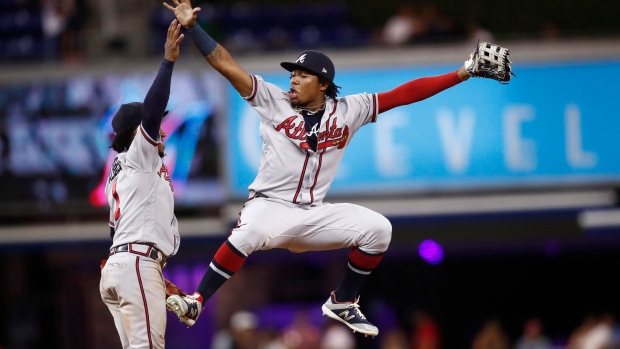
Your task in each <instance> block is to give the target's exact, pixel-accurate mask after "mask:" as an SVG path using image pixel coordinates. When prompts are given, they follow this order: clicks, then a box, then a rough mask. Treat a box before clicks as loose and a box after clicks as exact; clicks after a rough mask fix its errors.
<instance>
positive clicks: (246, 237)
mask: <svg viewBox="0 0 620 349" xmlns="http://www.w3.org/2000/svg"><path fill="white" fill-rule="evenodd" d="M173 2H174V4H175V5H176V6H174V7H173V6H171V5H169V4H167V3H164V6H166V7H167V8H168V9H169V10H171V11H173V12H174V14H175V15H176V17H177V19H178V20H179V22H180V23H181V24H182V25H183V27H185V28H187V32H188V33H189V34H190V36H191V37H192V39H193V40H194V42H195V44H196V46H197V47H198V49H199V50H200V52H201V53H202V55H203V56H204V57H205V59H206V60H207V62H209V64H210V65H211V66H212V67H213V68H214V69H215V70H217V71H218V72H219V73H220V74H222V75H223V76H224V77H225V78H226V79H227V80H228V81H229V82H230V83H231V84H232V86H233V87H234V88H235V89H236V90H237V91H238V92H239V94H240V95H241V96H242V97H243V98H244V99H246V101H247V102H248V103H249V104H250V105H251V106H252V107H253V108H254V109H255V110H256V111H257V112H258V114H259V115H260V135H261V138H262V140H263V147H262V158H261V162H260V167H259V170H258V175H257V176H256V179H255V180H254V182H253V183H252V184H251V185H250V186H249V198H248V200H247V202H246V203H245V204H244V206H243V209H242V210H241V213H240V215H239V220H238V222H237V225H236V227H234V228H233V229H232V232H231V234H230V235H229V237H228V238H227V240H226V241H225V242H224V243H223V244H222V246H221V247H220V248H219V250H218V251H217V253H216V254H215V257H214V258H213V260H212V261H211V263H210V265H209V268H208V269H207V271H206V272H205V275H204V277H203V278H202V280H201V282H200V284H199V285H198V289H197V290H196V292H195V293H193V294H191V295H187V296H184V297H183V296H171V297H170V298H168V300H167V305H168V307H169V308H170V309H171V310H172V311H174V312H175V313H176V314H177V315H178V316H179V318H180V319H181V321H183V322H185V323H186V324H187V325H188V326H192V325H193V324H194V322H195V321H196V319H197V318H198V316H199V315H200V312H201V310H202V306H203V304H204V302H205V301H206V300H207V299H209V297H211V296H212V295H213V294H214V293H215V292H216V291H217V290H218V289H219V287H220V286H222V284H224V282H226V280H228V279H229V278H230V277H232V276H233V275H234V274H235V273H236V272H237V271H238V270H239V268H240V267H241V265H242V264H243V263H244V261H245V260H246V258H247V257H248V256H249V255H250V254H252V253H253V252H254V251H257V250H267V249H272V248H286V249H289V250H291V251H293V252H304V251H321V250H331V249H339V248H350V252H349V260H348V268H347V270H346V272H345V274H344V276H343V278H342V281H341V282H340V284H339V285H338V286H337V287H336V289H335V290H334V291H333V292H332V293H331V294H330V295H329V297H328V299H327V301H326V302H325V303H324V304H323V307H322V311H323V314H324V315H327V316H329V317H330V318H333V319H335V320H337V321H340V322H342V323H344V324H345V325H347V326H348V327H349V328H351V329H352V330H353V331H354V332H360V333H362V334H365V335H367V336H373V337H374V336H376V335H377V334H378V333H379V330H378V329H377V327H376V326H375V325H373V324H372V323H370V322H369V321H368V320H367V319H366V317H365V316H364V314H363V313H362V311H361V310H360V306H359V303H358V301H359V297H358V295H359V291H360V289H361V287H362V285H363V283H364V281H365V280H366V279H367V278H368V276H369V275H370V273H371V272H372V271H373V270H374V269H375V268H376V267H377V265H378V264H379V262H380V261H381V258H382V257H383V254H384V253H385V251H386V250H387V248H388V245H389V243H390V239H391V233H392V226H391V224H390V222H389V221H388V220H387V219H386V218H385V217H383V216H382V215H381V214H379V213H377V212H374V211H371V210H369V209H367V208H364V207H361V206H357V205H353V204H348V203H341V204H329V203H325V202H323V198H324V197H325V195H326V193H327V191H328V189H329V187H330V185H331V183H332V181H333V179H334V176H335V174H336V170H337V168H338V165H339V163H340V161H341V160H342V156H343V155H344V150H345V148H346V146H347V145H348V144H349V142H350V141H351V139H352V137H353V135H354V134H355V132H357V131H358V130H359V128H360V127H362V126H364V125H366V124H370V123H374V122H376V121H377V116H378V114H380V113H382V112H385V111H387V110H390V109H392V108H394V107H397V106H401V105H406V104H410V103H414V102H417V101H420V100H423V99H425V98H428V97H430V96H433V95H435V94H437V93H439V92H441V91H443V90H445V89H447V88H449V87H452V86H454V85H456V84H458V83H460V82H462V81H464V80H467V79H468V78H469V77H470V74H469V73H468V71H467V70H466V67H470V66H471V65H472V63H471V56H470V59H469V60H468V62H469V63H468V62H466V64H465V66H463V67H461V68H460V69H458V70H457V71H453V72H450V73H447V74H444V75H440V76H432V77H425V78H419V79H415V80H412V81H409V82H407V83H405V84H403V85H401V86H398V87H396V88H395V89H393V90H391V91H387V92H381V93H373V94H367V93H360V94H355V95H349V96H345V97H342V98H338V97H337V94H338V89H339V86H337V85H336V84H335V83H334V77H335V69H334V65H333V63H332V61H331V60H330V59H329V58H328V57H327V56H326V55H325V54H323V53H321V52H318V51H304V52H302V53H301V54H300V55H299V56H298V57H297V59H296V60H295V61H294V62H283V63H281V66H282V67H283V68H284V69H286V70H288V71H289V72H290V73H291V75H290V87H289V88H288V89H287V90H286V91H284V90H282V89H280V88H278V87H277V86H275V85H273V84H270V83H268V82H266V81H264V80H263V79H262V78H261V77H260V76H257V75H250V74H248V73H247V72H246V71H245V70H244V69H243V68H242V67H241V66H239V65H238V64H237V63H236V62H235V61H234V60H233V58H232V57H231V56H230V54H229V52H228V51H227V50H226V49H225V48H224V47H222V46H221V45H219V44H218V43H217V42H215V41H214V40H213V39H212V38H211V37H210V36H209V35H208V34H207V33H205V32H204V31H203V30H202V29H201V28H200V26H198V25H195V24H196V17H197V13H198V11H200V8H192V6H191V3H190V0H173ZM472 55H473V54H472Z"/></svg>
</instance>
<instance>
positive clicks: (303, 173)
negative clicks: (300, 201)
mask: <svg viewBox="0 0 620 349" xmlns="http://www.w3.org/2000/svg"><path fill="white" fill-rule="evenodd" d="M309 158H310V153H308V150H306V160H305V161H304V168H303V169H302V170H301V176H299V184H298V185H297V191H296V192H295V197H293V203H294V204H296V203H297V196H299V192H300V191H301V185H302V184H303V183H304V175H305V174H306V167H307V166H308V159H309Z"/></svg>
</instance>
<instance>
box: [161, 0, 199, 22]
mask: <svg viewBox="0 0 620 349" xmlns="http://www.w3.org/2000/svg"><path fill="white" fill-rule="evenodd" d="M172 2H173V3H174V4H175V5H176V7H172V6H171V5H169V4H168V3H165V2H164V6H165V7H166V8H167V9H168V10H170V11H172V12H174V15H175V16H177V19H178V20H179V23H181V25H182V26H184V27H185V28H191V27H193V26H194V25H195V24H196V17H198V11H200V7H196V8H192V3H191V2H190V0H172Z"/></svg>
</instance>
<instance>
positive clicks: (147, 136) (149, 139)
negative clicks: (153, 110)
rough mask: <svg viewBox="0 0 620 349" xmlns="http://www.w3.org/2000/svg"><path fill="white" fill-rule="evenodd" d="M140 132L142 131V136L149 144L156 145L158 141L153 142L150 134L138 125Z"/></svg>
mask: <svg viewBox="0 0 620 349" xmlns="http://www.w3.org/2000/svg"><path fill="white" fill-rule="evenodd" d="M140 132H142V135H143V136H144V138H146V140H147V142H149V143H151V145H157V144H158V143H157V142H155V141H154V140H152V139H151V136H149V135H148V134H147V133H146V131H144V129H143V128H142V125H140Z"/></svg>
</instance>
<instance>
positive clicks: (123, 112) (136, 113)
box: [112, 102, 168, 134]
mask: <svg viewBox="0 0 620 349" xmlns="http://www.w3.org/2000/svg"><path fill="white" fill-rule="evenodd" d="M166 114H168V111H167V110H166V111H165V112H164V115H163V116H166ZM163 116H162V117H163ZM141 122H142V103H140V102H132V103H125V104H122V105H121V107H120V108H119V109H118V111H117V112H116V114H114V117H113V118H112V129H113V130H114V133H116V134H121V133H123V132H127V131H129V130H131V129H133V128H134V127H136V126H138V125H140V123H141Z"/></svg>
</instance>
